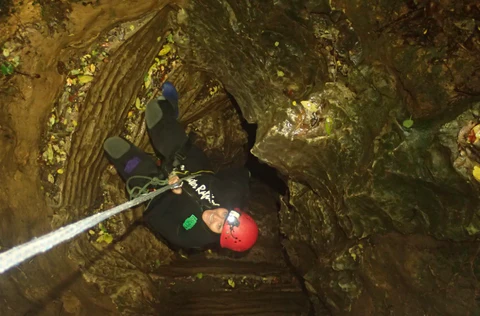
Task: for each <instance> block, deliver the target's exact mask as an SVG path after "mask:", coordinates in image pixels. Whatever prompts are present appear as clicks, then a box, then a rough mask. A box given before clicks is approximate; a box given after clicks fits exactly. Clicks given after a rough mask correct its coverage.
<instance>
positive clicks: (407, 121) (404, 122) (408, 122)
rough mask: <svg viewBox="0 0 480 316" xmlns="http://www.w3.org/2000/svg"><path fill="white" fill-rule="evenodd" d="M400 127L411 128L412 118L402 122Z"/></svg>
mask: <svg viewBox="0 0 480 316" xmlns="http://www.w3.org/2000/svg"><path fill="white" fill-rule="evenodd" d="M402 125H403V126H404V127H406V128H410V127H412V126H413V120H412V118H409V119H408V120H405V121H403V123H402Z"/></svg>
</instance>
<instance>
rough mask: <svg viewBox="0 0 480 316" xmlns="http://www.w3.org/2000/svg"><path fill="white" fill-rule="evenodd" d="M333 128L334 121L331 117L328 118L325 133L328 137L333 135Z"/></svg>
mask: <svg viewBox="0 0 480 316" xmlns="http://www.w3.org/2000/svg"><path fill="white" fill-rule="evenodd" d="M332 128H333V120H332V119H331V118H330V117H327V118H326V120H325V132H326V133H327V135H330V134H331V133H332Z"/></svg>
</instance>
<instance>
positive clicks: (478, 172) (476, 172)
mask: <svg viewBox="0 0 480 316" xmlns="http://www.w3.org/2000/svg"><path fill="white" fill-rule="evenodd" d="M472 174H473V177H474V178H475V180H477V181H478V182H480V167H479V166H475V167H473V172H472Z"/></svg>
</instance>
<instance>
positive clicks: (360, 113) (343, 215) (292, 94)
mask: <svg viewBox="0 0 480 316" xmlns="http://www.w3.org/2000/svg"><path fill="white" fill-rule="evenodd" d="M213 17H214V18H213ZM479 18H480V15H479V7H478V5H477V4H475V3H474V2H473V1H462V2H456V1H443V2H442V3H437V2H428V1H424V2H420V1H402V2H398V1H388V0H384V1H378V2H376V3H370V2H369V3H366V2H365V3H360V2H348V1H345V2H343V1H332V2H331V3H328V4H327V2H326V1H295V2H294V1H267V2H262V3H261V4H260V3H258V2H250V1H247V2H245V3H241V4H240V3H238V2H234V1H226V0H225V1H215V0H211V1H197V2H192V3H191V4H190V6H189V7H186V8H185V11H181V12H180V14H179V19H178V23H179V25H180V27H181V28H182V29H183V30H184V31H185V33H187V34H188V36H189V42H188V47H189V48H190V55H189V56H190V58H191V59H192V60H195V63H196V65H197V66H198V67H199V68H201V69H205V70H207V71H210V72H211V73H214V74H216V75H217V76H218V78H219V80H220V81H222V82H224V83H225V87H226V89H227V90H228V92H229V93H231V94H232V95H233V96H234V97H235V99H236V100H237V102H238V104H239V106H240V108H241V109H242V112H243V113H244V115H245V117H246V119H247V120H248V121H249V122H255V123H257V124H258V130H257V140H256V144H255V146H254V148H253V149H252V153H253V154H254V155H256V156H257V157H259V158H260V159H261V160H262V161H264V162H267V163H268V164H270V165H271V166H274V167H275V168H277V169H278V170H279V171H280V172H281V173H283V174H284V175H288V177H289V178H290V181H289V195H288V196H287V197H285V198H284V202H283V207H282V210H281V212H280V216H281V220H282V224H281V225H282V231H283V233H284V235H285V237H286V240H285V241H284V245H285V247H286V249H287V251H288V253H289V255H290V257H291V259H292V263H294V264H295V266H296V267H297V268H298V270H299V271H300V272H301V273H302V274H303V276H304V279H305V281H306V286H307V289H308V290H309V291H310V293H311V297H312V300H313V301H314V302H316V303H317V308H318V311H320V310H321V308H322V306H323V305H326V306H327V307H328V308H329V310H330V311H331V312H332V313H333V314H347V313H353V314H356V315H368V314H376V315H377V314H388V313H394V314H397V313H398V314H412V315H422V314H425V313H426V314H430V313H431V314H448V315H467V314H472V313H474V312H475V311H478V309H479V307H478V305H477V303H476V300H475V298H476V295H477V294H476V293H477V292H478V282H477V279H476V278H477V277H478V259H476V258H477V252H478V249H479V248H478V247H479V245H480V244H479V243H478V232H479V224H480V222H479V218H478V216H479V199H478V192H479V191H478V190H479V184H478V181H477V180H476V178H475V176H474V170H475V169H474V168H475V166H477V165H478V163H479V161H480V160H478V158H477V155H476V149H475V148H474V147H475V146H474V144H473V143H474V142H475V141H476V138H475V135H474V134H471V133H470V130H471V128H472V127H473V126H474V125H475V124H476V123H475V122H476V121H477V115H478V114H477V113H478V106H479V105H480V103H478V102H479V97H480V91H479V85H478V80H479V75H478V69H479V68H478V67H479V59H478V53H479V49H480V46H479V44H480V42H479V39H480V37H479V35H480V32H479V29H478V25H479ZM215 34H222V36H216V35H215ZM470 121H473V123H472V124H470ZM464 126H467V130H466V131H465V130H464V131H463V133H460V134H461V135H460V137H459V132H460V130H462V127H464ZM469 133H470V134H469ZM467 134H469V135H470V136H469V137H470V138H469V140H468V139H467V136H466V135H467ZM462 135H463V136H462ZM472 135H473V136H472ZM472 137H473V138H472ZM447 262H448V264H447Z"/></svg>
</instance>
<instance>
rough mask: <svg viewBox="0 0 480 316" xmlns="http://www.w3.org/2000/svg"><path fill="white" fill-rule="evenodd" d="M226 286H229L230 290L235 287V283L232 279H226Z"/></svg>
mask: <svg viewBox="0 0 480 316" xmlns="http://www.w3.org/2000/svg"><path fill="white" fill-rule="evenodd" d="M228 285H230V286H231V287H232V288H234V287H235V281H233V279H228Z"/></svg>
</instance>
